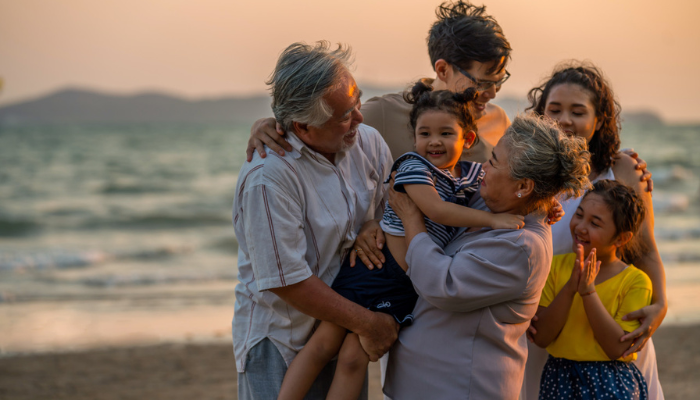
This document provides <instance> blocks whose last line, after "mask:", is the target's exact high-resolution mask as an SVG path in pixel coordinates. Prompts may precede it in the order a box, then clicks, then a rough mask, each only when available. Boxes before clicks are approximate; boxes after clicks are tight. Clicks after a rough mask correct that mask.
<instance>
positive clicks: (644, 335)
mask: <svg viewBox="0 0 700 400" xmlns="http://www.w3.org/2000/svg"><path fill="white" fill-rule="evenodd" d="M636 165H637V164H636V162H635V161H634V160H633V159H632V158H631V157H629V156H627V155H624V154H622V155H619V156H618V157H617V158H616V161H615V166H614V167H613V172H614V174H615V179H616V180H617V181H618V182H620V183H623V184H625V185H627V186H629V187H631V188H634V190H635V192H637V195H639V196H640V197H641V198H642V200H643V201H644V206H645V211H646V217H645V218H644V222H643V223H642V226H641V228H640V229H639V233H638V235H639V236H638V238H639V240H640V241H641V244H642V248H643V250H644V252H643V254H642V255H641V257H640V258H639V259H638V260H634V265H635V266H636V267H637V268H639V269H641V270H642V271H644V272H645V273H646V274H647V275H648V276H649V279H651V283H652V287H653V294H652V304H651V305H649V306H647V307H644V308H642V309H640V310H637V311H634V312H631V313H629V314H628V315H626V316H625V317H624V318H623V319H625V320H632V319H639V320H640V321H641V323H642V324H641V325H640V327H639V328H637V329H635V330H634V331H632V332H630V333H629V334H626V335H624V336H622V337H621V338H620V341H627V340H629V339H634V345H633V346H632V347H630V348H629V349H628V350H627V351H626V352H625V354H624V355H625V356H627V355H629V354H631V353H634V352H636V351H639V350H641V348H642V347H644V345H645V344H646V341H647V340H649V338H650V337H651V335H653V334H654V332H655V331H656V329H657V328H658V327H659V325H661V322H662V321H663V320H664V317H665V316H666V311H667V309H668V304H667V302H666V273H665V271H664V265H663V262H662V261H661V256H660V255H659V250H658V248H657V247H656V240H655V239H654V207H653V203H652V198H651V193H649V192H648V191H647V190H646V183H643V182H641V181H640V180H639V177H640V175H641V172H640V171H638V170H636V169H635V167H636Z"/></svg>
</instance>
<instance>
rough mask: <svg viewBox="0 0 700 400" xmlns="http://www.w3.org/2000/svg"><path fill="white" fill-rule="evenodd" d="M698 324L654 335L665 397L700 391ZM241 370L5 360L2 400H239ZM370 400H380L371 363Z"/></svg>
mask: <svg viewBox="0 0 700 400" xmlns="http://www.w3.org/2000/svg"><path fill="white" fill-rule="evenodd" d="M699 337H700V325H691V326H669V327H662V328H661V329H659V330H658V331H657V333H656V334H655V335H654V341H655V344H656V351H657V357H658V363H659V375H660V377H661V384H662V386H663V388H664V392H665V395H666V399H668V400H675V399H688V398H695V396H697V393H698V391H699V390H700V341H699V340H697V338H699ZM235 398H236V368H235V362H234V358H233V354H232V350H231V346H230V345H227V344H209V345H202V344H177V345H176V344H171V345H158V346H150V347H131V348H115V349H105V350H92V351H85V352H75V353H53V354H38V355H26V356H12V357H5V358H0V399H13V400H23V399H75V400H88V399H91V400H93V399H94V400H102V399H104V400H112V399H235ZM370 399H381V392H380V387H379V368H378V364H377V363H372V364H371V365H370Z"/></svg>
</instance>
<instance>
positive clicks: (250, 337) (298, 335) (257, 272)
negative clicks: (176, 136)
mask: <svg viewBox="0 0 700 400" xmlns="http://www.w3.org/2000/svg"><path fill="white" fill-rule="evenodd" d="M288 141H289V143H290V144H291V145H292V147H293V148H294V150H293V151H291V152H287V153H286V154H285V155H284V156H280V155H278V154H277V153H275V152H273V151H269V150H268V152H267V157H265V158H260V157H259V156H258V155H257V154H255V156H254V158H253V160H252V161H251V162H250V163H246V164H245V165H244V166H243V168H241V171H240V174H239V176H238V184H237V187H236V197H235V200H234V206H233V224H234V228H235V231H236V237H237V239H238V244H239V247H238V279H239V281H240V283H238V285H236V307H235V314H234V317H233V347H234V352H235V355H236V366H237V368H238V371H239V372H243V371H245V367H246V365H245V360H246V355H247V354H248V351H249V350H250V349H251V348H252V347H253V346H255V345H256V344H257V343H258V342H260V341H261V340H263V339H265V338H268V339H270V340H271V341H272V343H273V344H274V345H275V346H276V347H277V349H278V350H279V351H280V354H281V355H282V357H283V358H284V360H285V361H286V362H287V364H289V363H290V362H291V361H292V359H293V358H294V356H295V355H296V353H297V352H298V351H299V350H301V348H302V347H303V346H304V345H305V344H306V341H307V340H308V338H309V336H310V335H311V333H312V330H313V328H314V324H315V319H314V318H312V317H310V316H308V315H305V314H303V313H301V312H299V311H297V310H296V309H294V308H293V307H291V306H290V305H288V304H287V303H286V302H284V301H283V300H282V299H281V298H279V297H278V296H277V295H275V294H273V293H272V292H270V291H269V290H268V289H273V288H279V287H285V286H289V285H293V284H295V283H298V282H301V281H303V280H305V279H307V278H309V277H311V275H316V276H318V277H319V278H320V279H321V280H323V281H324V282H325V283H326V284H328V285H330V284H331V283H332V282H333V279H334V278H335V276H336V275H337V274H338V271H339V269H340V264H341V262H342V260H343V258H344V257H345V256H346V255H347V253H348V251H349V250H350V247H351V246H352V244H353V242H354V241H355V238H356V236H357V231H358V230H359V229H360V227H361V226H362V224H363V223H364V222H366V221H368V220H370V219H375V218H380V217H381V216H382V211H383V206H384V201H385V194H386V187H385V185H384V184H383V181H384V180H385V179H386V177H387V176H388V174H389V170H390V168H391V154H390V152H389V148H388V147H387V145H386V143H385V142H384V140H383V139H382V137H381V136H380V135H379V133H378V132H377V131H376V130H375V129H374V128H371V127H369V126H366V125H359V126H358V134H357V143H355V145H353V146H352V147H351V148H350V149H349V150H347V151H346V152H343V153H338V154H336V158H335V165H333V164H332V163H331V162H329V161H328V160H327V159H326V158H324V157H323V156H322V155H320V154H319V153H317V152H315V151H313V150H311V149H310V148H309V147H308V146H306V145H305V144H304V143H303V142H302V141H301V140H299V138H297V137H296V136H295V135H294V134H292V133H288Z"/></svg>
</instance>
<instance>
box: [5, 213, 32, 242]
mask: <svg viewBox="0 0 700 400" xmlns="http://www.w3.org/2000/svg"><path fill="white" fill-rule="evenodd" d="M39 228H40V226H39V224H38V223H37V222H36V221H34V220H32V219H30V218H27V217H18V216H12V215H2V214H0V237H15V236H29V235H32V234H35V233H37V232H38V231H39Z"/></svg>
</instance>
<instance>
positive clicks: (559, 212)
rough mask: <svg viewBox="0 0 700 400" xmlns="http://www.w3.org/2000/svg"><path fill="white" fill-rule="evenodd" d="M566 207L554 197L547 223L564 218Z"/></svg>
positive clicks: (553, 222) (554, 222)
mask: <svg viewBox="0 0 700 400" xmlns="http://www.w3.org/2000/svg"><path fill="white" fill-rule="evenodd" d="M564 214H565V213H564V208H563V207H562V206H561V203H560V202H559V201H558V200H557V199H552V207H551V208H550V209H549V213H548V214H547V223H548V224H549V225H554V224H556V223H557V222H558V221H559V220H560V219H562V218H564Z"/></svg>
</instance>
